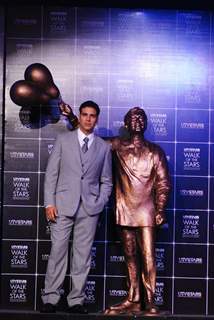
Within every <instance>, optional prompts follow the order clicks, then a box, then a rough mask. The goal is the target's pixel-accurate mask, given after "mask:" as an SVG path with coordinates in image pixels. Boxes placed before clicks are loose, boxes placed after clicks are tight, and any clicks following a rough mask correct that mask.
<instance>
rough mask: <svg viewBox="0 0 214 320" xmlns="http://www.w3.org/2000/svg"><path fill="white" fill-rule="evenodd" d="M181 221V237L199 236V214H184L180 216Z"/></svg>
mask: <svg viewBox="0 0 214 320" xmlns="http://www.w3.org/2000/svg"><path fill="white" fill-rule="evenodd" d="M182 223H183V229H182V237H183V238H199V237H200V230H199V223H200V217H199V215H184V216H183V217H182Z"/></svg>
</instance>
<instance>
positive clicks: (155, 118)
mask: <svg viewBox="0 0 214 320" xmlns="http://www.w3.org/2000/svg"><path fill="white" fill-rule="evenodd" d="M150 122H151V124H152V131H153V132H154V135H155V136H157V137H161V136H167V114H166V113H151V114H150Z"/></svg>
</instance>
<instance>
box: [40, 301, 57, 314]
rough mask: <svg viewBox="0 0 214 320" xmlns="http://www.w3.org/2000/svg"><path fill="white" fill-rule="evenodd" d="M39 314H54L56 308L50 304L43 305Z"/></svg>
mask: <svg viewBox="0 0 214 320" xmlns="http://www.w3.org/2000/svg"><path fill="white" fill-rule="evenodd" d="M40 312H42V313H55V312H56V306H55V305H54V304H52V303H44V304H43V305H42V307H41V309H40Z"/></svg>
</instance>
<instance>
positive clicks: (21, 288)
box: [9, 279, 27, 303]
mask: <svg viewBox="0 0 214 320" xmlns="http://www.w3.org/2000/svg"><path fill="white" fill-rule="evenodd" d="M26 291H27V280H24V279H23V280H22V279H10V294H9V297H10V298H9V299H10V302H19V303H20V302H26V301H27V295H26Z"/></svg>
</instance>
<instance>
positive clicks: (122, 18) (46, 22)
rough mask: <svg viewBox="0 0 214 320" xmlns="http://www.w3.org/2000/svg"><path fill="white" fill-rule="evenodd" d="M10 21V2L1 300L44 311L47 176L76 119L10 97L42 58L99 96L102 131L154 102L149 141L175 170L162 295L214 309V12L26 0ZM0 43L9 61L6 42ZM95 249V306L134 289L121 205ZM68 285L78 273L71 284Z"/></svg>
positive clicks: (160, 249) (57, 77) (82, 93)
mask: <svg viewBox="0 0 214 320" xmlns="http://www.w3.org/2000/svg"><path fill="white" fill-rule="evenodd" d="M3 18H4V12H3V8H0V29H1V31H0V37H1V38H2V39H3V36H4V35H5V36H6V75H5V76H6V88H4V89H5V136H4V146H5V149H4V151H5V153H4V198H3V211H2V221H3V227H2V230H3V231H2V232H3V233H2V237H3V240H2V259H1V261H2V276H1V307H2V308H11V309H12V308H13V309H37V308H39V306H40V304H41V299H40V294H41V290H42V288H43V283H44V275H45V270H46V265H47V260H48V256H49V251H50V230H49V226H48V225H47V223H46V221H45V219H44V212H43V181H44V173H45V167H46V163H47V159H48V156H49V154H50V153H51V150H52V147H53V143H54V140H55V137H56V135H57V134H58V133H59V132H61V131H64V130H68V126H67V122H66V119H65V118H64V117H63V116H60V114H59V110H58V108H57V107H52V108H51V109H50V110H49V112H47V113H44V112H42V110H39V109H36V111H35V114H33V113H32V112H31V111H29V110H28V111H26V110H22V108H21V107H18V106H17V105H15V104H14V103H13V102H12V101H11V99H10V96H9V89H10V87H11V85H12V84H13V83H14V82H15V81H16V80H19V79H24V71H25V69H26V67H27V66H28V65H30V64H31V63H35V62H41V63H43V64H45V65H46V66H47V67H48V68H49V69H50V70H51V72H52V75H53V77H54V81H55V83H56V85H57V86H58V87H59V89H60V92H61V95H62V98H63V99H64V101H66V102H67V103H69V104H70V105H71V106H73V107H74V110H75V112H76V113H77V111H78V106H79V104H80V103H81V102H83V101H84V100H88V99H93V100H95V101H96V102H97V103H98V104H99V105H100V107H101V115H100V121H99V124H98V126H97V129H96V131H97V133H98V134H99V135H101V136H106V137H109V136H112V135H116V134H117V132H118V128H119V127H120V126H121V125H122V123H123V122H122V121H123V116H124V115H125V113H126V112H127V111H128V109H130V108H131V107H133V106H143V107H144V108H145V110H146V113H147V115H148V123H149V126H148V129H147V138H148V139H150V140H152V141H156V142H157V143H158V144H160V145H161V146H162V147H163V149H164V150H165V152H166V154H167V159H168V161H169V167H170V172H171V177H172V192H171V197H170V200H169V203H168V207H167V211H166V213H167V218H168V224H166V225H165V226H164V227H162V228H161V229H160V230H159V231H158V237H157V246H156V259H157V270H158V278H157V286H156V303H157V305H159V306H160V308H161V309H164V310H169V311H171V312H173V313H181V314H182V313H184V314H187V313H189V314H214V304H213V301H212V297H213V295H214V271H213V265H214V261H213V260H214V200H213V197H212V196H211V195H212V193H213V188H214V162H213V159H214V127H213V123H214V108H213V106H214V105H213V102H214V87H213V83H214V72H213V70H214V68H213V64H214V55H213V15H212V13H211V12H208V11H181V10H180V11H176V10H149V9H145V10H143V9H142V10H139V9H117V8H99V9H98V8H84V7H81V8H72V7H69V6H62V7H56V6H42V5H38V6H37V5H35V6H23V5H21V6H20V5H19V6H10V7H9V8H8V12H7V16H6V26H7V28H6V31H5V32H6V33H4V32H3ZM0 43H3V41H0ZM0 51H1V53H0V57H1V58H0V68H1V69H2V68H3V62H2V60H3V46H2V44H1V45H0ZM0 81H1V82H2V81H3V78H2V75H0ZM1 96H2V95H1ZM0 99H2V98H1V97H0ZM0 104H1V105H2V100H0ZM92 255H93V259H92V265H91V272H90V276H89V278H88V283H87V288H86V297H87V298H86V302H87V304H88V308H89V311H93V312H96V311H99V310H102V309H104V308H105V307H107V306H108V305H111V304H113V303H117V302H118V301H121V299H123V297H125V296H126V294H127V292H126V286H125V264H124V257H123V254H122V250H121V247H120V241H119V239H118V237H117V233H116V230H115V226H114V216H113V213H112V206H111V202H110V203H109V204H108V206H107V207H106V209H105V210H104V212H103V214H102V215H101V217H100V222H99V225H98V229H97V234H96V239H95V242H94V245H93V249H92ZM69 288H70V275H69V273H68V274H67V276H66V280H65V288H64V290H65V293H66V292H68V290H69ZM62 293H63V292H62ZM65 293H64V296H63V298H62V301H61V307H62V308H63V307H64V306H65Z"/></svg>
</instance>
